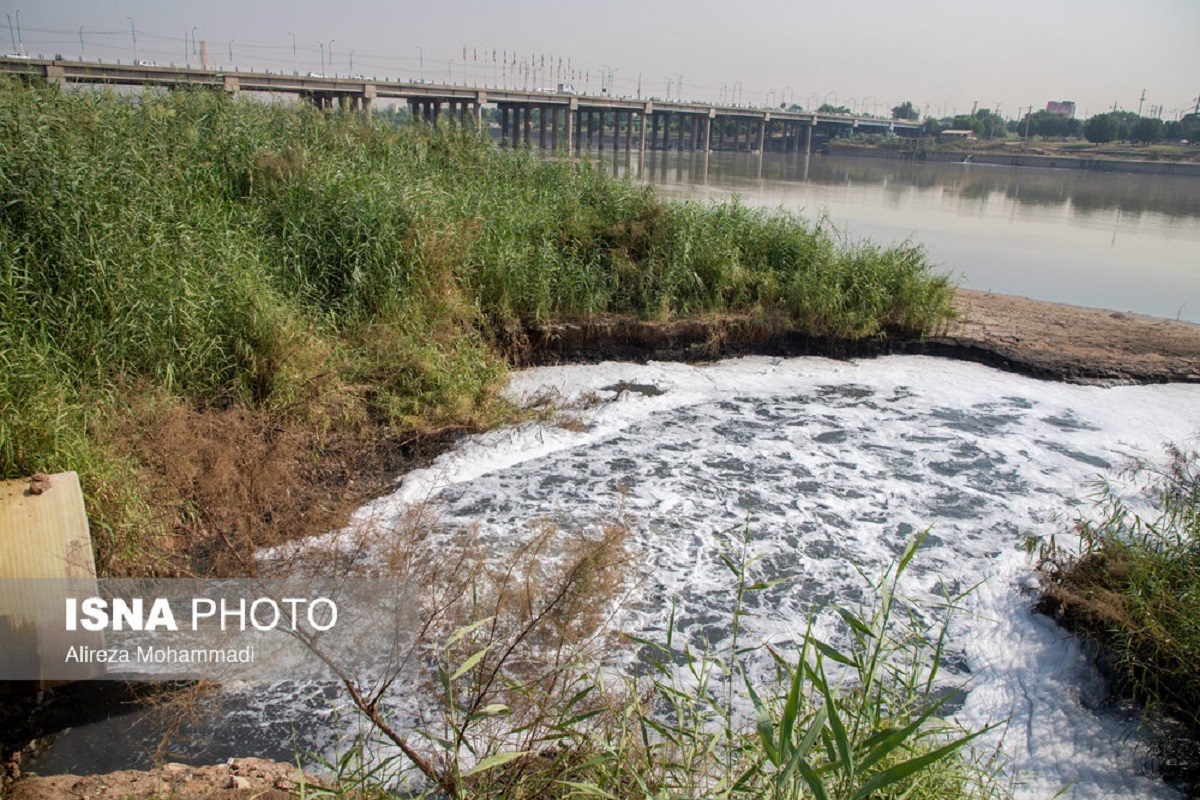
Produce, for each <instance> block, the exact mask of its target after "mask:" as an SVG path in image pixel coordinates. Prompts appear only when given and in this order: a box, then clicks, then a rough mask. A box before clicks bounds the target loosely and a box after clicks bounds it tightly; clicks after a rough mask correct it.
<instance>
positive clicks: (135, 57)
mask: <svg viewBox="0 0 1200 800" xmlns="http://www.w3.org/2000/svg"><path fill="white" fill-rule="evenodd" d="M20 19H21V12H20V11H18V12H17V21H18V22H17V24H18V25H19V24H20ZM125 19H127V20H129V32H130V34H131V35H132V36H133V63H135V64H136V63H137V62H138V53H137V26H136V25H134V24H133V17H126V18H125Z"/></svg>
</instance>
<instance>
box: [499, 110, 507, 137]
mask: <svg viewBox="0 0 1200 800" xmlns="http://www.w3.org/2000/svg"><path fill="white" fill-rule="evenodd" d="M507 145H508V106H504V105H502V106H500V146H501V147H506V146H507Z"/></svg>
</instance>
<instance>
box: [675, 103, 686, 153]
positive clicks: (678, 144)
mask: <svg viewBox="0 0 1200 800" xmlns="http://www.w3.org/2000/svg"><path fill="white" fill-rule="evenodd" d="M685 119H687V114H684V113H679V114H676V115H675V123H676V127H675V149H676V150H678V151H679V152H681V153H682V152H683V121H684V120H685Z"/></svg>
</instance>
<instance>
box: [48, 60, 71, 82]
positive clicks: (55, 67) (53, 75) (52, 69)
mask: <svg viewBox="0 0 1200 800" xmlns="http://www.w3.org/2000/svg"><path fill="white" fill-rule="evenodd" d="M45 75H46V83H57V84H58V85H60V86H65V85H66V83H67V71H66V70H65V69H63V68H62V66H61V65H59V64H47V65H46V73H45Z"/></svg>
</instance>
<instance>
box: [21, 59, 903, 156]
mask: <svg viewBox="0 0 1200 800" xmlns="http://www.w3.org/2000/svg"><path fill="white" fill-rule="evenodd" d="M0 74H6V75H12V76H16V77H20V78H23V79H26V80H44V81H47V82H49V83H59V84H67V83H81V84H108V85H125V86H166V87H184V86H197V87H206V88H210V89H215V90H220V91H224V92H229V93H231V94H237V93H238V92H269V93H272V94H294V95H297V96H300V97H303V98H306V99H308V100H309V101H310V102H312V103H313V104H314V105H315V106H317V107H318V108H322V109H333V108H334V107H335V106H336V107H340V108H342V109H343V110H352V109H358V110H362V111H364V112H366V111H370V110H371V107H372V104H373V103H374V102H375V100H377V99H379V98H388V99H396V100H404V101H406V102H407V103H408V106H409V110H410V112H411V114H412V117H413V119H415V120H425V121H427V122H429V123H431V124H437V123H438V122H439V121H441V120H446V121H447V122H448V124H451V125H458V126H464V127H470V128H473V129H475V130H479V131H484V132H486V129H485V128H484V125H483V116H482V114H483V107H484V106H485V105H494V106H496V107H497V108H498V109H499V112H500V142H501V144H502V145H509V146H516V145H521V146H528V147H534V146H536V147H540V148H542V149H550V148H553V149H555V150H558V149H560V148H566V149H567V150H571V149H574V150H577V151H578V150H582V149H584V148H587V149H589V150H590V149H600V150H603V149H604V142H605V136H606V135H607V136H608V140H609V142H610V143H611V146H612V147H614V148H620V147H623V148H624V149H625V150H632V149H634V147H635V142H636V147H637V149H639V150H641V151H645V150H647V149H657V150H667V149H677V150H702V151H705V152H707V151H709V150H729V149H732V150H749V151H756V152H763V151H764V150H765V149H768V147H769V148H770V149H777V150H781V151H783V152H788V153H798V152H806V153H807V152H809V151H811V149H812V140H813V132H814V130H817V129H819V132H820V133H821V134H822V135H824V136H827V137H829V138H837V137H840V136H849V135H852V134H853V133H855V132H864V133H892V134H896V135H901V136H916V135H918V134H919V133H920V131H921V125H920V123H916V122H908V121H899V120H890V119H880V118H878V117H869V116H857V115H845V114H824V113H817V112H808V111H784V110H780V109H765V108H748V107H743V106H728V105H714V104H711V103H697V102H688V103H685V102H671V101H666V102H664V101H661V100H635V99H632V98H623V97H610V96H607V95H600V96H596V95H578V94H574V93H568V92H555V91H529V90H519V89H487V88H478V87H471V86H458V85H451V84H436V83H429V82H425V81H417V82H404V81H393V80H375V79H366V78H363V77H362V76H355V77H352V78H351V77H346V78H342V77H336V76H335V77H332V78H330V77H325V76H322V75H316V74H313V73H309V74H307V75H301V74H299V73H291V74H285V73H281V72H271V71H265V72H254V71H250V72H242V71H239V70H232V71H230V70H211V69H193V68H191V67H176V66H173V65H172V66H165V67H164V66H158V65H153V64H147V63H145V62H139V63H135V64H127V65H123V64H107V63H99V62H88V61H68V60H64V59H58V58H56V59H43V58H21V57H13V56H6V57H2V58H0ZM535 125H536V130H537V132H536V134H535V133H534V127H535ZM622 140H623V141H622Z"/></svg>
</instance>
